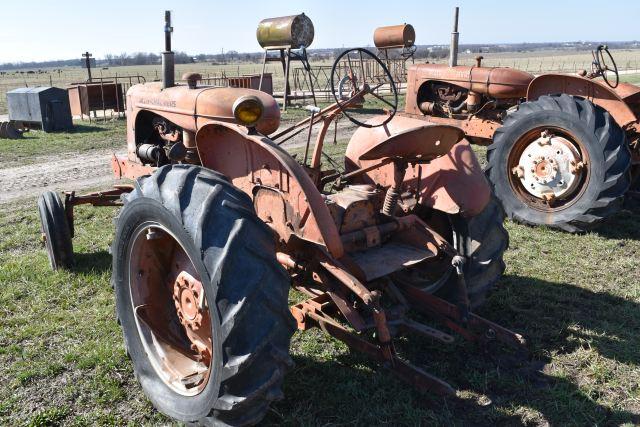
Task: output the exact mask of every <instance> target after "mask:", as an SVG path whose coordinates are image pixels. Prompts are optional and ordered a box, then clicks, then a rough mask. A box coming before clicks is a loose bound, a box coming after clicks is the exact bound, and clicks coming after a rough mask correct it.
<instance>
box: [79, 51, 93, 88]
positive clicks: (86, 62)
mask: <svg viewBox="0 0 640 427" xmlns="http://www.w3.org/2000/svg"><path fill="white" fill-rule="evenodd" d="M92 56H93V55H91V54H90V53H89V51H87V52H85V53H83V54H82V57H83V58H84V66H85V68H86V69H87V74H88V75H89V82H91V57H92Z"/></svg>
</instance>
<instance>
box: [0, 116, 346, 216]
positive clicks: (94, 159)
mask: <svg viewBox="0 0 640 427" xmlns="http://www.w3.org/2000/svg"><path fill="white" fill-rule="evenodd" d="M289 125H290V124H289V123H287V124H284V125H283V127H281V129H284V128H286V127H287V126H289ZM355 129H356V126H355V125H354V124H353V123H351V122H349V121H348V120H341V121H340V122H339V123H338V131H337V135H338V137H340V138H345V137H346V135H351V134H352V133H353V132H354V131H355ZM319 130H320V126H319V125H316V126H314V128H313V132H312V134H311V145H312V146H313V144H314V143H315V138H316V136H317V134H318V132H319ZM308 134H309V131H308V128H305V129H304V130H303V131H302V132H300V133H299V134H298V135H296V136H295V137H293V138H291V139H290V140H288V141H286V143H284V144H283V147H284V148H286V149H295V148H298V147H303V146H304V145H305V144H306V141H307V137H308ZM333 137H334V127H333V125H331V128H330V130H329V132H327V137H326V140H325V141H326V142H327V143H331V142H333ZM125 149H126V148H125V146H124V144H123V148H122V151H120V152H117V153H116V154H118V155H124V154H126V151H124V150H125ZM112 155H113V150H98V151H91V152H87V153H82V154H76V153H65V154H57V155H51V156H42V157H41V158H39V159H38V160H37V161H36V162H34V163H31V164H28V165H23V166H15V167H8V168H3V169H0V188H2V189H3V190H2V192H0V204H6V203H9V202H15V201H17V200H19V199H26V198H33V197H37V196H38V195H39V194H41V193H42V192H44V191H47V190H52V191H64V190H75V191H81V190H83V189H88V188H96V187H100V186H103V185H104V186H105V187H108V186H109V185H111V184H112V183H113V182H114V179H113V173H112V171H111V167H110V161H111V156H112Z"/></svg>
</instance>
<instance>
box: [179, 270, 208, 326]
mask: <svg viewBox="0 0 640 427" xmlns="http://www.w3.org/2000/svg"><path fill="white" fill-rule="evenodd" d="M202 295H203V290H202V283H200V281H199V280H196V279H195V278H194V277H193V276H191V275H190V274H189V273H187V272H186V271H182V272H181V273H180V274H179V275H178V277H177V278H176V280H175V282H174V284H173V301H174V303H175V306H176V312H177V313H178V317H179V318H180V322H181V323H182V324H183V325H184V327H185V328H189V329H191V330H193V331H197V330H198V329H199V328H200V326H201V325H202V314H203V307H202V304H203V299H202Z"/></svg>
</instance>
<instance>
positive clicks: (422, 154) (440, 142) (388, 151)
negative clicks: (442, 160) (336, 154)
mask: <svg viewBox="0 0 640 427" xmlns="http://www.w3.org/2000/svg"><path fill="white" fill-rule="evenodd" d="M463 138H464V132H463V131H462V130H461V129H459V128H457V127H455V126H448V125H425V126H420V127H414V128H411V129H408V130H406V131H403V132H400V133H398V134H395V135H392V136H390V137H389V138H387V139H385V140H384V141H382V142H380V143H378V144H376V145H374V146H373V147H371V148H370V149H369V150H367V151H365V152H364V153H362V154H361V155H360V160H380V159H385V158H393V157H395V158H401V159H403V160H405V161H408V162H412V163H413V162H428V161H431V160H433V159H435V158H438V157H441V156H444V155H445V154H447V153H448V152H449V151H450V150H451V148H453V146H454V145H456V144H457V143H458V142H460V141H461V140H462V139H463Z"/></svg>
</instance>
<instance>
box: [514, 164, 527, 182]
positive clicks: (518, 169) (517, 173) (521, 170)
mask: <svg viewBox="0 0 640 427" xmlns="http://www.w3.org/2000/svg"><path fill="white" fill-rule="evenodd" d="M511 173H513V174H514V175H515V176H517V177H518V178H520V179H523V178H524V167H523V166H520V165H518V166H516V167H514V168H513V169H511Z"/></svg>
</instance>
